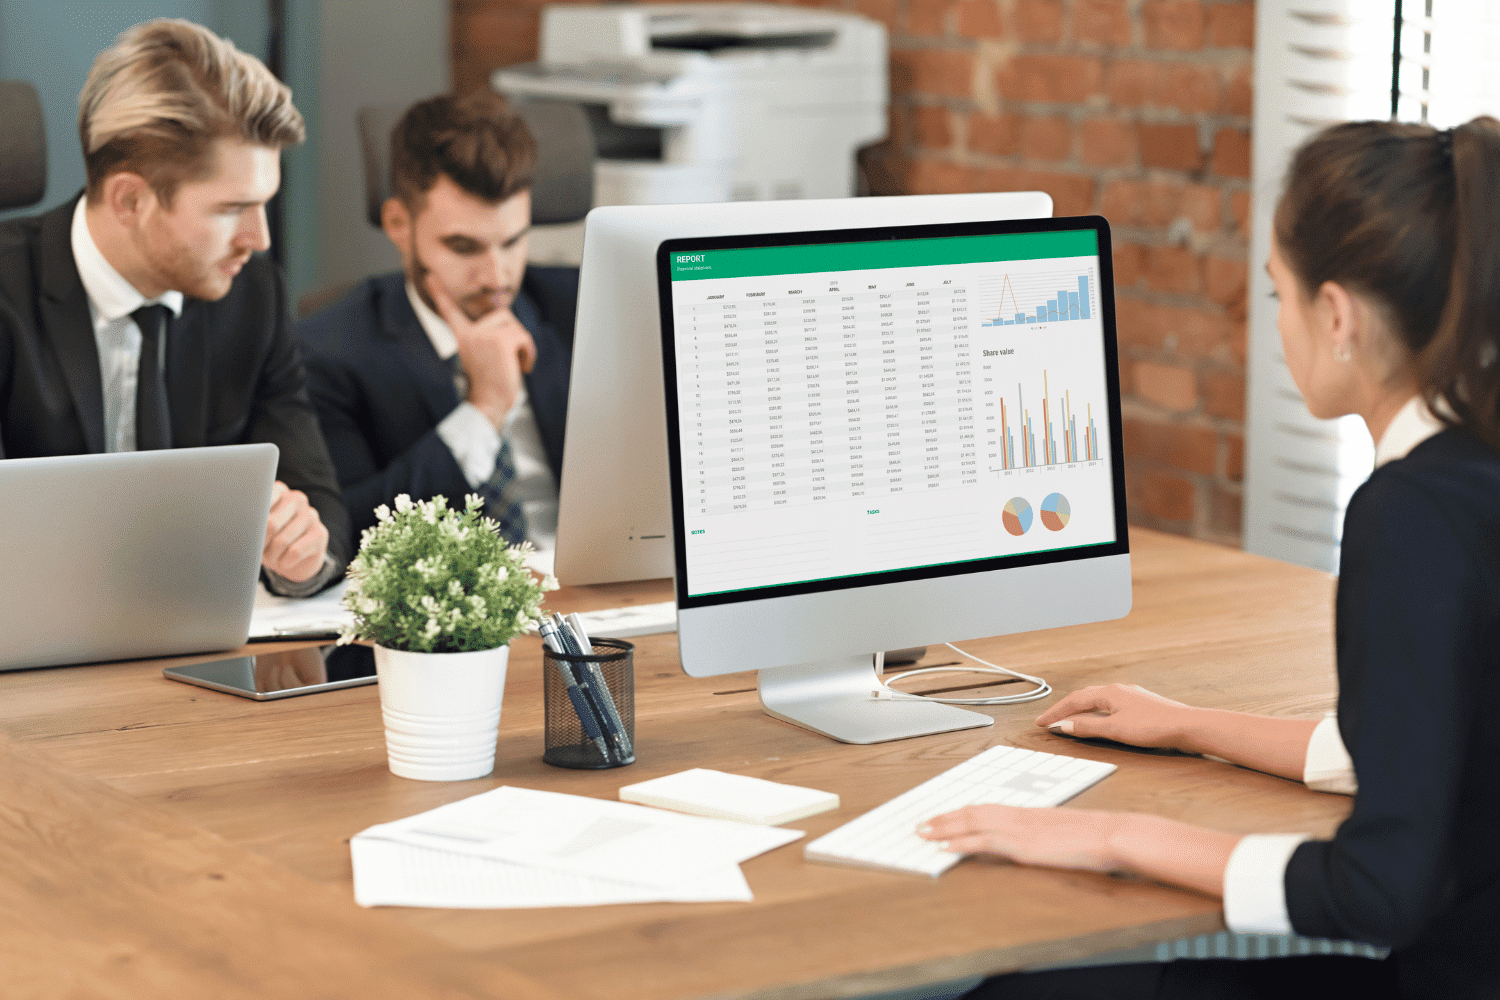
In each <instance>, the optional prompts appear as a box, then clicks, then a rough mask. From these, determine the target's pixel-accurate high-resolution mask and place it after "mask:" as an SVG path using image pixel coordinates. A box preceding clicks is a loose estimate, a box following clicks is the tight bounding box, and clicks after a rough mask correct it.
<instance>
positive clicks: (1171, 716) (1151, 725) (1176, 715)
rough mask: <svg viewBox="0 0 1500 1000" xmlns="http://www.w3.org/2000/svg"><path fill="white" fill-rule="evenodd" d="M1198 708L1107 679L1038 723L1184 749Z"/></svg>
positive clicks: (1057, 706) (1055, 708) (1133, 742)
mask: <svg viewBox="0 0 1500 1000" xmlns="http://www.w3.org/2000/svg"><path fill="white" fill-rule="evenodd" d="M1197 712H1198V709H1195V708H1193V707H1192V706H1191V705H1184V704H1182V702H1180V701H1172V700H1171V699H1170V698H1163V697H1162V696H1161V695H1159V694H1153V693H1151V692H1150V691H1147V690H1146V689H1145V688H1143V687H1140V686H1139V685H1136V684H1104V685H1100V686H1097V687H1086V688H1082V689H1080V690H1078V691H1074V692H1073V693H1072V694H1070V695H1068V696H1067V697H1066V698H1064V699H1063V700H1062V701H1059V702H1058V703H1057V704H1055V705H1053V706H1052V707H1051V708H1049V709H1047V711H1045V712H1043V713H1042V714H1041V715H1039V716H1037V720H1036V724H1037V725H1038V726H1042V727H1044V728H1045V727H1049V726H1053V725H1056V726H1057V728H1058V729H1059V730H1061V731H1062V732H1064V733H1067V734H1068V735H1069V736H1080V737H1085V738H1093V739H1105V740H1114V741H1116V742H1118V743H1129V744H1130V745H1131V746H1137V747H1167V748H1171V749H1176V750H1181V749H1184V748H1183V747H1182V746H1180V745H1179V744H1180V742H1181V740H1182V735H1183V733H1184V732H1185V731H1186V730H1187V728H1188V725H1189V720H1191V719H1192V718H1193V716H1194V714H1195V713H1197Z"/></svg>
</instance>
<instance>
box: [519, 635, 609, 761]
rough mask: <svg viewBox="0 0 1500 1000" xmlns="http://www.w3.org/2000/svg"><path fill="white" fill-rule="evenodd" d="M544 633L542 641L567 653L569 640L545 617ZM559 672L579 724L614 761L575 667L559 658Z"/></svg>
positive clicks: (607, 759)
mask: <svg viewBox="0 0 1500 1000" xmlns="http://www.w3.org/2000/svg"><path fill="white" fill-rule="evenodd" d="M537 631H539V632H541V634H542V642H544V643H546V644H547V648H548V649H550V650H552V652H554V653H559V654H562V655H567V652H568V650H567V648H566V647H567V642H566V640H565V639H564V638H563V637H562V636H561V635H560V634H559V632H558V630H557V626H556V625H554V624H553V623H552V622H550V621H546V620H545V619H544V620H543V621H542V623H541V624H540V625H539V626H538V627H537ZM556 662H557V672H558V673H559V674H561V675H562V679H563V683H564V684H566V685H567V688H568V700H569V701H571V702H572V703H573V711H574V712H575V713H577V715H578V724H579V725H581V726H582V727H583V734H584V736H586V737H587V738H588V739H589V741H590V742H591V743H593V744H594V747H595V748H596V749H597V750H598V751H599V756H600V757H602V758H604V760H605V761H606V762H612V761H613V759H614V758H613V757H612V756H611V754H610V752H609V746H608V744H606V743H605V741H604V732H603V729H602V727H601V725H600V717H599V716H598V715H597V714H596V712H595V709H594V706H593V705H592V704H591V703H590V702H589V698H588V694H587V693H586V692H585V691H584V689H583V687H582V686H581V685H580V684H579V683H578V679H577V678H576V677H575V676H574V675H573V669H572V667H571V666H569V665H568V661H567V660H557V661H556Z"/></svg>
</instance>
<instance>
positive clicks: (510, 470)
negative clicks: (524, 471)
mask: <svg viewBox="0 0 1500 1000" xmlns="http://www.w3.org/2000/svg"><path fill="white" fill-rule="evenodd" d="M448 367H449V369H450V370H451V371H452V372H453V381H454V384H455V385H456V386H457V387H458V395H459V398H460V399H462V398H464V397H466V396H467V395H468V394H469V380H468V377H467V376H466V375H465V374H464V369H463V363H462V362H461V361H460V360H459V356H458V355H457V354H455V355H453V356H452V357H451V358H449V359H448ZM515 478H516V460H515V456H514V454H513V453H512V452H511V448H510V440H509V439H508V438H506V437H505V436H504V435H503V434H502V435H501V437H500V451H499V453H497V454H496V455H495V468H494V471H492V472H491V473H490V476H489V478H488V479H486V480H485V481H484V482H482V483H480V484H479V486H478V488H477V489H476V490H475V492H476V493H478V494H479V495H480V496H481V497H483V498H484V512H485V514H486V515H488V516H489V517H492V518H494V519H495V520H496V521H498V522H500V534H501V535H502V536H503V537H504V538H505V540H506V541H508V542H510V544H512V545H519V544H520V543H521V542H524V541H525V540H526V512H525V511H524V510H522V509H521V504H520V502H519V501H517V500H515V499H513V497H512V496H511V493H512V491H513V488H514V483H515Z"/></svg>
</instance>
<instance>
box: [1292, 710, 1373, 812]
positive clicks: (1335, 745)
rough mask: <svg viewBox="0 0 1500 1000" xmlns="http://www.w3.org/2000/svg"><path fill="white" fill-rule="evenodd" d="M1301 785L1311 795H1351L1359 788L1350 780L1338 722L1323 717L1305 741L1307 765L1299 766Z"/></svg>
mask: <svg viewBox="0 0 1500 1000" xmlns="http://www.w3.org/2000/svg"><path fill="white" fill-rule="evenodd" d="M1302 783H1303V784H1305V785H1306V786H1307V787H1308V788H1311V789H1312V790H1313V791H1315V792H1334V793H1335V794H1338V795H1353V794H1354V793H1355V791H1357V790H1358V788H1359V782H1358V781H1356V780H1355V776H1354V761H1352V760H1350V759H1349V750H1348V749H1347V748H1346V747H1345V746H1344V738H1343V737H1342V736H1341V735H1339V723H1338V719H1336V718H1334V717H1333V716H1332V715H1329V716H1326V717H1325V718H1324V719H1323V721H1322V722H1320V723H1318V727H1317V728H1316V729H1314V730H1313V734H1312V739H1310V740H1308V741H1307V762H1306V763H1305V764H1303V766H1302Z"/></svg>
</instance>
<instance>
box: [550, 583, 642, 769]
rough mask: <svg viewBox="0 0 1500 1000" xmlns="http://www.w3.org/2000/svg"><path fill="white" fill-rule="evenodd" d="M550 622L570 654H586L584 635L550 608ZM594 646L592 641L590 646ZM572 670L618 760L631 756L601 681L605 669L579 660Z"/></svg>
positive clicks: (617, 715)
mask: <svg viewBox="0 0 1500 1000" xmlns="http://www.w3.org/2000/svg"><path fill="white" fill-rule="evenodd" d="M552 625H553V626H554V627H555V628H556V629H557V638H558V640H559V641H560V642H561V643H562V644H563V647H564V648H565V649H567V651H568V655H570V656H587V655H590V654H587V653H585V652H584V651H583V644H584V642H587V641H588V640H587V639H584V640H580V639H579V638H578V636H576V635H574V634H573V629H572V627H571V626H569V625H568V621H567V619H566V618H564V617H563V616H562V615H560V614H558V613H556V612H553V614H552ZM589 648H590V649H592V648H593V646H592V645H590V646H589ZM573 667H574V673H575V674H576V675H577V678H578V683H579V686H580V687H582V688H583V690H584V692H585V693H586V694H587V695H588V699H589V704H591V705H593V706H594V712H595V713H596V714H597V716H598V718H599V728H600V730H602V731H603V733H604V735H605V737H606V738H607V739H608V740H609V744H610V746H611V747H612V748H613V749H614V752H615V759H616V762H617V763H620V764H623V763H625V762H626V761H628V760H629V759H630V758H631V757H632V756H634V751H633V750H630V749H627V748H628V747H630V737H629V736H627V735H626V734H625V727H624V725H623V723H622V722H621V721H620V712H619V709H617V708H615V700H614V698H613V697H611V696H610V693H609V685H608V684H607V683H605V681H604V671H602V670H600V669H599V664H597V663H585V662H579V663H577V664H574V665H573Z"/></svg>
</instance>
